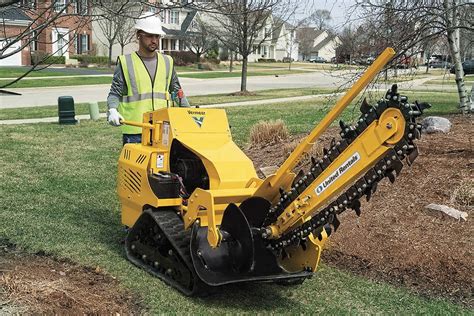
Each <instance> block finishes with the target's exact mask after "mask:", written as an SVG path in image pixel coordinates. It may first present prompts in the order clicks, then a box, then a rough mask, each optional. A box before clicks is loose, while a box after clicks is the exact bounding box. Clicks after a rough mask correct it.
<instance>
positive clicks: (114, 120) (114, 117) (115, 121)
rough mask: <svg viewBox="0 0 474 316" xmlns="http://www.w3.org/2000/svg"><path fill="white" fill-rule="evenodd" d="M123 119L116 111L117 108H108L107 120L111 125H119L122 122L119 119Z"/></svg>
mask: <svg viewBox="0 0 474 316" xmlns="http://www.w3.org/2000/svg"><path fill="white" fill-rule="evenodd" d="M121 120H123V116H122V115H120V113H119V112H118V111H117V109H114V108H112V109H109V111H108V112H107V122H109V124H110V125H112V126H120V125H122V123H120V121H121Z"/></svg>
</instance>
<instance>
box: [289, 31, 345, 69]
mask: <svg viewBox="0 0 474 316" xmlns="http://www.w3.org/2000/svg"><path fill="white" fill-rule="evenodd" d="M297 38H298V41H299V43H300V50H299V57H298V60H301V61H304V60H310V59H313V58H315V57H322V58H324V59H326V60H327V61H330V60H331V59H332V58H333V57H336V49H337V47H338V46H339V45H341V43H342V42H341V40H340V38H339V37H338V36H337V35H334V34H330V33H329V32H328V31H326V30H316V29H314V28H311V27H302V28H300V29H298V30H297Z"/></svg>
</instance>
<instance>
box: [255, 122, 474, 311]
mask: <svg viewBox="0 0 474 316" xmlns="http://www.w3.org/2000/svg"><path fill="white" fill-rule="evenodd" d="M448 119H450V121H451V122H452V123H453V127H452V129H451V131H450V132H449V133H447V134H430V135H423V137H422V139H421V140H419V141H418V143H417V144H418V147H419V151H420V156H418V158H417V159H416V161H415V163H414V164H413V166H411V167H408V166H405V167H404V168H403V170H402V172H401V174H400V177H399V178H398V179H397V180H396V181H395V183H394V184H391V183H390V182H389V181H388V180H386V179H385V180H383V181H382V182H381V183H380V184H379V186H378V190H377V192H376V193H375V194H374V195H373V196H372V199H371V200H370V202H369V203H366V202H365V199H364V202H363V203H362V215H361V217H357V216H356V214H355V212H352V211H348V212H345V213H343V214H341V216H340V218H339V219H340V220H341V226H340V227H339V229H338V231H337V232H336V233H333V235H332V236H331V238H330V240H329V243H328V246H327V248H326V250H325V251H324V252H323V262H325V263H327V264H329V265H332V266H337V267H339V268H343V269H347V270H350V271H352V272H355V273H357V274H360V275H363V276H367V277H370V278H373V279H378V280H383V281H388V282H390V283H392V284H396V285H403V286H407V287H409V288H411V289H413V290H415V291H418V292H419V293H422V294H426V295H429V296H442V297H447V298H450V299H452V300H453V301H456V302H460V303H462V304H465V305H467V306H471V307H472V306H474V299H473V297H474V295H473V293H474V288H473V285H474V274H473V271H472V268H473V264H474V256H473V245H474V225H473V220H474V218H473V217H474V212H473V211H474V209H473V205H472V204H471V205H470V206H468V205H462V204H459V203H458V202H456V201H455V200H453V199H452V197H453V192H454V190H456V189H457V188H458V187H459V186H460V184H461V183H464V184H465V183H467V182H469V181H470V182H471V188H472V185H473V184H472V181H474V174H473V170H474V137H473V136H474V124H473V122H474V120H473V117H472V116H467V117H462V116H451V117H448ZM335 135H338V129H336V128H331V129H330V130H329V131H328V132H327V133H326V134H324V135H323V137H322V139H321V140H322V141H321V143H322V144H324V145H327V144H328V143H329V141H330V140H331V139H332V137H333V136H335ZM303 136H304V135H301V136H300V137H296V138H301V137H303ZM290 141H295V139H294V138H293V139H291V140H288V141H286V143H288V142H290ZM284 147H285V145H284V144H282V143H277V144H272V145H270V146H266V147H264V148H248V149H246V153H247V155H248V156H249V157H250V158H251V159H252V160H253V161H254V163H255V167H256V169H258V168H260V167H264V166H269V165H278V166H279V165H281V163H282V162H283V161H284V159H285V158H286V156H287V154H284V153H283V152H284V151H283V150H282V149H283V148H284ZM302 165H303V168H305V167H306V166H308V162H306V163H303V164H302ZM430 203H438V204H444V205H448V206H451V207H454V208H457V209H459V210H461V211H464V212H467V213H468V214H469V217H468V219H467V221H465V222H464V221H458V220H456V219H454V218H451V217H449V216H447V215H444V214H443V213H438V212H435V211H429V210H426V209H425V208H424V207H425V206H426V205H428V204H430Z"/></svg>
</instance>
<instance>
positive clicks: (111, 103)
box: [107, 58, 189, 109]
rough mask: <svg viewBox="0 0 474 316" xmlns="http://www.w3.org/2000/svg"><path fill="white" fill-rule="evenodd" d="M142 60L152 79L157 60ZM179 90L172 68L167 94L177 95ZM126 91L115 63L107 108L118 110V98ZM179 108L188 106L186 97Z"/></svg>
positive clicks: (120, 67)
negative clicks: (174, 93)
mask: <svg viewBox="0 0 474 316" xmlns="http://www.w3.org/2000/svg"><path fill="white" fill-rule="evenodd" d="M142 60H143V62H144V64H145V67H146V68H147V70H148V72H149V73H150V76H151V78H154V77H155V71H156V63H157V62H158V60H157V58H142ZM179 89H181V84H180V83H179V79H178V75H177V74H176V71H175V69H174V66H173V71H172V75H171V83H170V86H169V89H168V92H169V93H170V94H172V93H173V92H176V93H177V92H178V90H179ZM127 90H128V89H127V83H126V82H125V78H124V76H123V70H122V66H121V65H120V63H117V67H115V72H114V77H113V79H112V85H111V87H110V92H109V95H108V97H107V106H108V107H109V109H111V108H115V109H116V108H118V106H119V103H120V98H121V97H122V96H124V95H126V94H127ZM181 106H182V107H188V106H189V102H188V100H187V98H186V97H184V98H182V99H181Z"/></svg>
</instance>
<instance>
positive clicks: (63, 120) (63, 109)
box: [58, 96, 77, 124]
mask: <svg viewBox="0 0 474 316" xmlns="http://www.w3.org/2000/svg"><path fill="white" fill-rule="evenodd" d="M75 116H76V112H75V110H74V99H73V98H72V97H71V96H63V97H59V98H58V117H59V124H77V120H76V117H75Z"/></svg>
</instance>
